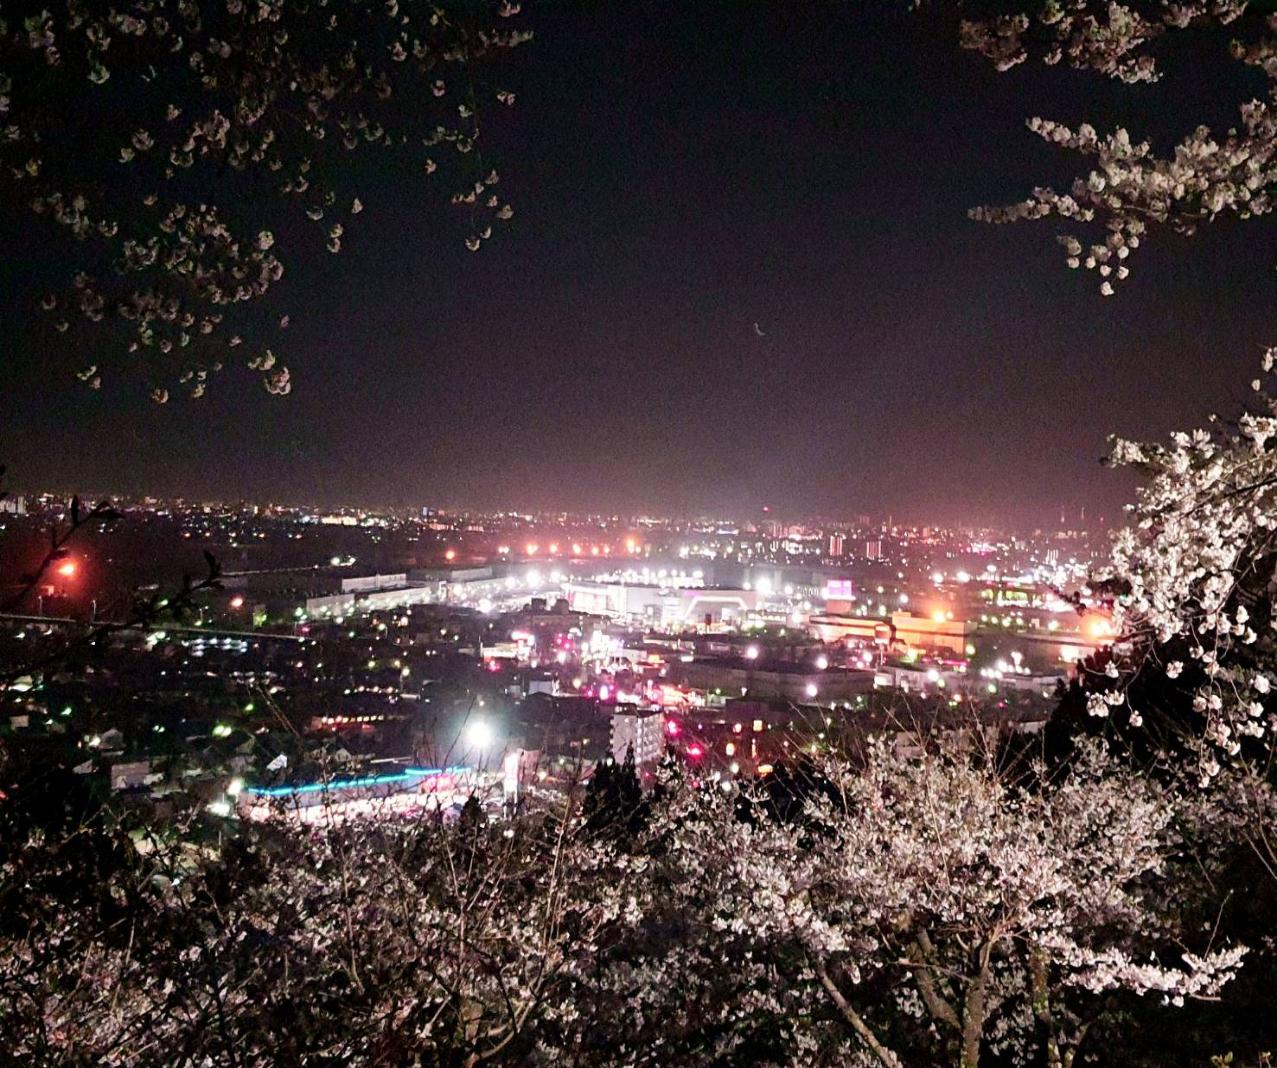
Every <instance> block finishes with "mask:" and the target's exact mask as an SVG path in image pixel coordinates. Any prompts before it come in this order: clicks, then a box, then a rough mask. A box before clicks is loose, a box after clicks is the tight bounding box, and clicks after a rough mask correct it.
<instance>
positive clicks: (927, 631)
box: [811, 612, 976, 656]
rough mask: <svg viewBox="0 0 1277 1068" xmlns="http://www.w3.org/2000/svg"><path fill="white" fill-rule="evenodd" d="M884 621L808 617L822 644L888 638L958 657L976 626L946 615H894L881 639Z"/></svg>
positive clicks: (910, 645)
mask: <svg viewBox="0 0 1277 1068" xmlns="http://www.w3.org/2000/svg"><path fill="white" fill-rule="evenodd" d="M885 623H886V621H885V620H882V619H875V618H873V617H859V616H840V615H817V616H812V617H811V626H812V628H813V629H814V630H815V631H816V633H817V635H819V637H820V640H821V641H823V642H836V641H842V640H844V639H847V638H852V639H857V640H859V641H864V642H872V641H879V642H882V641H883V640H884V638H887V639H888V640H890V641H893V642H900V643H902V644H904V645H906V646H908V647H909V648H911V649H939V650H944V651H947V652H951V653H956V654H958V655H959V656H961V655H963V654H964V652H965V650H966V646H967V643H968V642H970V640H971V638H972V637H973V636H974V634H975V632H976V624H975V623H973V622H971V621H970V620H966V619H950V618H948V616H947V615H941V616H940V617H939V618H936V617H933V616H916V615H914V614H913V613H912V612H894V613H892V615H891V621H890V623H889V624H886V629H887V630H888V631H889V632H890V633H889V634H887V635H884V633H883V628H884V624H885Z"/></svg>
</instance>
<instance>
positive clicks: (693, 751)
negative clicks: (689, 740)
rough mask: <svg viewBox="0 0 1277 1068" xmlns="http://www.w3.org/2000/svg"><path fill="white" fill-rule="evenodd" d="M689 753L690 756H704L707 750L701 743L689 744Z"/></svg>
mask: <svg viewBox="0 0 1277 1068" xmlns="http://www.w3.org/2000/svg"><path fill="white" fill-rule="evenodd" d="M687 755H688V756H689V757H703V756H704V755H705V750H704V749H703V748H701V747H700V746H699V745H689V746H688V747H687Z"/></svg>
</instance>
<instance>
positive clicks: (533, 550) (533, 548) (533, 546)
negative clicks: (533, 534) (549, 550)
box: [527, 541, 541, 556]
mask: <svg viewBox="0 0 1277 1068" xmlns="http://www.w3.org/2000/svg"><path fill="white" fill-rule="evenodd" d="M540 548H541V546H539V545H538V544H537V543H536V542H534V541H530V542H528V544H527V550H528V555H529V556H536V554H537V550H538V549H540Z"/></svg>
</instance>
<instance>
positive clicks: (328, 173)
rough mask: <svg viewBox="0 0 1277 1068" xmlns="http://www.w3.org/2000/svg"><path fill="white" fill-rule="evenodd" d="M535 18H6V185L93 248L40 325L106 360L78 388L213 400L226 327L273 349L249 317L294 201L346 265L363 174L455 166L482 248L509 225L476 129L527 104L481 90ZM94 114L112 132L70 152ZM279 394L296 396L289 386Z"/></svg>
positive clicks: (515, 8) (59, 7)
mask: <svg viewBox="0 0 1277 1068" xmlns="http://www.w3.org/2000/svg"><path fill="white" fill-rule="evenodd" d="M24 6H25V7H26V8H27V10H26V11H25V12H24V11H23V10H22V9H23V7H24ZM518 14H519V5H518V4H514V3H511V2H509V0H501V2H496V0H492V2H487V0H485V2H483V3H478V4H475V5H469V6H462V5H447V4H441V3H435V2H431V0H389V2H386V0H357V2H352V3H342V4H334V3H329V2H320V3H313V4H311V3H302V2H297V0H251V2H250V0H132V2H129V3H126V4H123V5H117V6H99V5H91V4H85V3H82V2H80V0H65V2H63V3H60V4H56V5H41V4H31V5H21V4H19V5H16V6H13V10H11V9H10V5H6V7H5V10H4V11H3V12H0V180H4V181H8V182H10V183H11V184H12V185H13V186H14V187H15V189H16V190H17V192H18V196H19V199H20V200H21V201H24V202H25V203H27V204H28V205H29V206H30V208H31V209H32V210H33V211H34V212H35V213H36V214H37V215H39V216H42V217H44V218H47V219H49V220H51V221H53V222H55V223H56V224H58V226H59V228H60V229H61V230H62V231H63V232H64V233H66V234H67V235H69V236H70V237H72V238H74V239H75V240H76V241H77V242H78V251H79V255H80V260H81V262H82V269H81V271H80V272H79V274H80V280H79V283H78V284H77V286H76V289H75V292H74V293H71V294H68V295H62V294H54V295H50V296H49V297H47V298H46V299H45V300H44V302H43V307H44V309H45V310H46V311H48V312H49V313H50V314H51V315H53V316H54V326H55V329H56V331H57V333H59V334H62V335H67V334H68V331H70V330H71V327H72V325H73V324H77V323H78V324H79V329H78V330H77V331H76V332H75V333H73V334H70V335H69V336H66V337H64V338H63V339H62V341H61V344H63V345H65V346H69V347H72V348H74V349H77V350H83V351H86V352H90V353H92V354H93V358H92V360H90V359H86V358H84V357H80V361H81V362H80V364H79V368H80V369H79V377H80V378H81V380H82V381H84V382H86V383H87V384H89V385H91V386H93V387H94V388H97V387H100V386H101V384H102V378H103V374H104V373H105V372H106V371H107V370H108V369H111V370H116V369H119V370H124V371H128V372H131V373H134V374H136V375H139V376H140V377H142V378H143V379H144V380H146V381H148V382H149V383H150V387H149V388H150V389H151V391H152V396H154V397H155V398H156V399H157V400H160V399H167V398H168V396H169V391H170V388H171V387H173V386H177V387H180V388H182V389H185V390H186V391H187V392H188V393H189V394H190V395H192V396H200V395H201V394H202V393H203V392H204V389H205V388H206V385H207V381H208V378H209V376H210V374H212V373H215V372H216V371H217V370H220V369H221V367H222V366H223V364H224V361H225V359H226V351H225V350H226V349H227V348H228V347H229V345H228V343H227V341H226V340H225V338H224V336H223V334H224V326H225V325H226V324H224V322H223V320H224V319H225V318H226V316H227V312H228V310H230V309H232V308H234V309H235V314H234V321H236V323H237V325H238V326H239V329H240V330H241V331H242V332H248V331H250V330H251V331H253V332H254V333H260V331H261V330H262V329H263V328H262V326H261V324H260V323H257V322H255V321H254V319H253V317H252V315H251V314H250V309H249V307H248V306H249V305H252V304H257V303H261V302H262V301H263V299H264V298H265V297H266V296H267V294H268V293H269V292H271V290H272V289H273V288H274V287H275V285H276V284H277V283H278V282H279V281H280V280H281V279H282V277H283V274H284V263H285V259H286V256H285V252H284V250H283V248H282V246H283V244H284V240H283V235H289V243H290V244H291V243H292V242H295V241H296V240H298V237H297V228H296V227H292V226H290V225H288V223H287V216H286V215H283V216H280V213H279V211H278V207H277V206H276V205H278V203H279V199H278V198H282V200H283V203H284V204H285V205H287V206H292V207H295V208H296V209H297V210H298V212H299V214H300V216H301V217H302V218H303V219H304V220H305V221H306V222H307V223H308V224H313V225H314V226H315V227H316V228H317V229H318V231H319V240H320V242H321V244H322V246H323V247H326V248H327V249H328V250H329V251H330V252H334V253H336V252H339V251H340V250H341V248H342V244H343V240H344V239H346V238H347V237H348V235H347V228H348V227H349V226H350V219H351V218H352V217H353V216H355V215H358V214H359V213H360V212H361V211H362V210H363V206H364V205H363V202H362V201H361V199H360V197H359V196H357V195H354V193H352V192H351V191H349V190H348V189H347V188H346V186H347V185H348V183H349V182H350V181H351V178H352V172H351V159H352V156H353V155H355V154H359V153H367V152H381V153H383V154H385V155H386V156H387V157H388V158H389V159H392V160H394V161H395V163H396V165H407V166H408V167H409V168H410V169H411V170H415V171H417V172H419V173H423V174H430V173H433V172H434V171H436V170H437V169H438V167H439V163H438V161H437V160H436V158H435V157H434V156H432V155H431V154H430V153H431V150H432V149H433V150H435V152H436V153H437V152H438V150H439V149H440V148H446V149H448V150H449V151H450V152H451V153H452V154H453V155H454V156H455V157H456V164H457V166H458V167H459V168H460V171H459V174H460V176H461V177H460V179H459V180H460V182H461V183H462V186H463V188H462V190H461V196H460V198H459V199H458V198H454V202H455V203H458V204H460V205H462V206H463V207H464V210H465V212H466V216H467V219H468V227H469V234H468V236H467V237H466V243H467V246H468V247H470V248H472V249H476V250H477V249H478V248H479V247H480V246H481V245H482V243H483V242H485V241H487V240H488V239H489V238H491V236H492V234H493V229H494V226H497V225H500V224H502V223H504V222H506V221H508V220H509V219H510V218H511V217H512V216H513V208H512V207H511V205H510V204H509V203H508V202H507V201H506V200H504V199H503V198H501V197H500V196H498V195H497V194H496V191H495V190H494V189H492V188H491V187H492V186H493V185H495V181H496V179H495V173H494V172H493V171H492V168H491V165H490V164H487V163H485V161H484V159H483V154H482V152H481V150H480V125H479V117H478V116H479V112H480V108H481V106H482V105H486V104H487V103H488V102H489V101H491V102H493V103H495V104H496V105H498V106H509V105H512V104H513V103H514V94H513V93H512V92H510V91H509V90H507V89H504V88H499V87H492V86H491V85H489V84H488V83H487V82H486V80H484V76H485V71H486V70H487V69H488V68H489V67H490V66H491V63H490V61H492V60H494V59H496V58H498V57H499V56H500V55H502V54H504V53H506V52H508V51H509V50H510V49H511V48H514V47H516V46H518V45H520V44H522V43H524V42H525V41H526V40H528V39H529V37H530V36H531V35H530V33H529V32H528V31H525V30H521V29H519V28H517V26H516V25H515V23H514V22H512V21H511V20H514V19H515V17H516V16H517V15H518ZM93 113H96V114H99V115H105V114H110V115H111V116H112V119H111V122H110V123H106V124H101V125H100V126H99V127H98V128H97V131H96V132H95V133H93V134H92V136H89V137H82V136H75V137H67V136H65V133H64V130H65V128H66V127H67V125H68V124H71V123H78V122H82V116H83V115H85V114H93ZM467 176H472V177H467ZM489 176H491V177H489ZM476 191H477V192H476ZM478 193H484V194H485V195H483V196H479V195H478ZM272 212H273V213H274V214H275V215H276V216H279V221H278V225H277V226H275V227H274V228H273V229H263V228H262V225H261V223H262V221H263V218H264V217H265V216H266V215H267V214H270V213H272ZM276 318H278V316H276ZM228 322H229V320H228ZM120 350H123V351H120ZM113 352H119V355H118V356H117V355H111V353H113ZM90 366H92V372H91V373H88V374H86V373H85V372H86V371H87V370H88V369H89V367H90ZM263 382H264V384H265V386H266V388H267V389H268V390H269V391H270V392H273V393H284V392H287V383H288V378H287V374H286V373H285V372H284V371H283V370H282V369H280V370H275V371H273V372H272V373H271V374H270V375H267V376H264V378H263Z"/></svg>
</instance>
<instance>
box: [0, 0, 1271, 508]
mask: <svg viewBox="0 0 1277 1068" xmlns="http://www.w3.org/2000/svg"><path fill="white" fill-rule="evenodd" d="M524 7H525V12H526V23H525V24H526V25H527V26H529V27H530V28H532V29H534V30H535V31H536V34H537V39H536V40H535V41H533V42H532V43H531V44H530V45H527V46H525V47H524V49H523V50H522V51H521V54H520V55H519V56H518V57H517V59H516V60H514V61H513V66H512V67H511V69H510V71H509V76H508V77H504V78H502V79H501V81H502V82H503V83H506V84H509V85H510V86H511V87H512V88H514V89H515V90H517V93H518V106H517V107H515V108H513V109H511V110H510V111H509V112H508V113H506V112H503V113H502V114H501V115H498V116H493V117H492V119H490V121H489V123H488V126H487V128H486V131H485V135H484V136H485V139H486V140H487V146H486V151H487V152H488V153H489V154H490V156H492V157H493V159H494V160H495V162H496V163H497V164H498V165H499V167H500V169H501V171H502V174H503V181H504V192H505V194H506V195H507V196H508V197H510V199H511V200H512V201H513V203H514V205H515V207H516V209H517V212H518V214H517V216H516V218H515V220H514V222H513V223H512V224H511V226H510V227H509V228H508V229H507V230H506V231H504V232H503V233H502V234H500V235H499V236H498V238H497V239H496V240H494V241H492V242H491V243H489V244H488V245H487V246H486V247H485V248H484V249H483V250H482V251H481V252H480V253H479V254H472V253H469V252H467V251H466V249H465V248H464V245H463V242H462V238H463V236H464V233H465V230H464V223H463V222H462V220H460V219H459V218H454V217H452V216H451V215H450V210H451V209H449V208H448V207H447V206H446V205H443V204H440V202H439V201H440V197H439V191H438V190H433V191H432V190H431V188H430V187H429V186H427V185H425V184H424V182H425V180H424V179H422V180H420V181H417V180H414V181H413V182H412V183H411V184H410V183H409V182H408V181H406V180H403V179H398V178H391V177H387V176H384V175H379V174H376V173H371V172H370V173H369V174H368V175H367V176H366V180H365V182H364V183H362V184H361V188H359V189H358V190H356V191H357V192H358V193H359V195H360V197H361V199H362V200H363V202H364V204H365V205H366V210H365V212H364V213H363V214H362V215H361V216H360V217H359V218H358V220H357V221H356V222H355V225H352V226H349V227H348V239H347V241H346V250H345V251H344V252H343V254H342V255H341V256H339V257H331V256H328V255H327V254H326V253H323V252H322V251H316V252H315V253H314V254H313V255H307V256H303V257H300V258H299V261H298V262H295V263H293V264H290V276H289V280H288V281H287V283H286V284H285V285H284V286H281V288H280V290H279V300H278V301H277V303H278V304H279V306H280V309H281V310H286V311H288V312H289V313H290V315H291V317H292V326H291V327H290V328H289V330H288V332H287V334H286V335H284V336H282V337H281V338H280V343H279V346H278V351H280V352H281V354H282V356H283V358H284V362H286V363H287V364H288V365H289V366H290V367H291V368H292V370H293V373H294V376H295V388H294V392H293V394H292V395H291V396H289V397H287V398H277V397H272V396H269V395H267V394H266V393H265V392H264V391H263V390H262V389H261V387H260V385H259V384H258V382H257V381H256V379H255V378H254V377H252V376H250V375H247V374H240V373H233V372H226V373H224V374H223V375H222V376H221V377H220V378H219V379H217V380H215V381H214V382H213V384H212V386H211V388H210V390H209V394H208V396H207V397H205V398H204V399H203V400H202V401H200V402H196V403H190V402H187V401H185V400H184V399H175V401H174V402H172V403H170V404H169V405H166V406H163V407H159V406H155V405H153V404H151V403H150V402H149V401H148V400H147V399H146V398H145V396H144V393H145V391H144V389H143V388H142V387H141V384H140V383H138V382H136V381H129V382H124V383H121V384H120V386H119V388H118V389H116V390H114V391H113V390H111V389H104V390H103V391H102V392H101V393H92V392H90V391H88V390H85V389H84V388H83V387H82V386H80V385H79V383H77V382H76V381H75V380H74V378H73V377H72V376H71V375H70V371H69V365H68V364H67V363H66V361H65V360H61V359H58V358H56V357H55V356H53V355H51V354H50V350H49V348H48V346H49V345H50V338H51V337H56V335H46V334H45V333H44V331H43V324H41V327H42V328H41V329H40V330H39V331H36V330H34V329H33V325H32V324H33V323H34V322H35V320H36V319H37V313H35V312H33V311H32V306H33V304H34V302H35V301H36V300H37V299H38V296H39V290H38V289H37V288H36V286H35V285H34V283H31V282H29V281H28V280H26V279H25V278H24V275H23V273H22V269H21V267H22V260H23V257H24V256H25V255H26V253H27V251H29V249H30V245H31V242H32V241H33V240H35V241H39V242H44V241H45V240H46V239H47V236H48V235H47V232H46V231H44V230H39V229H34V225H33V221H32V220H31V218H30V217H23V218H21V219H19V220H17V221H16V222H15V221H14V220H12V219H8V220H5V221H3V222H0V284H2V285H3V293H0V462H3V463H7V464H8V467H9V476H8V478H9V481H10V483H11V484H13V485H16V486H18V487H20V488H21V487H30V488H34V487H46V486H47V487H58V488H65V489H80V488H82V489H88V490H90V491H93V490H110V491H115V492H155V493H172V494H179V493H180V494H183V495H186V496H192V497H201V496H208V497H221V498H257V499H278V500H285V501H314V502H320V503H332V504H335V503H352V504H391V505H404V504H408V505H411V504H417V503H421V504H427V503H435V504H460V505H471V506H481V507H482V506H510V507H520V508H566V509H573V510H614V511H622V512H625V513H633V512H639V511H644V510H652V511H666V512H680V513H688V512H691V513H699V512H710V511H726V512H736V513H741V514H745V513H752V512H754V511H756V510H757V509H758V508H759V507H760V506H761V505H762V504H763V503H768V504H770V505H772V507H773V509H774V510H776V511H777V512H778V513H779V514H791V515H799V514H811V513H821V514H843V515H854V514H856V513H861V512H871V513H875V514H885V513H887V512H892V513H894V514H895V515H896V516H898V517H907V518H911V519H918V520H921V521H947V520H958V521H971V522H982V521H1003V520H1005V521H1008V522H1015V523H1023V522H1030V523H1032V522H1038V521H1042V522H1047V521H1051V520H1053V519H1054V518H1055V517H1057V516H1058V514H1059V511H1060V508H1061V506H1062V505H1066V506H1067V507H1068V508H1069V510H1070V512H1071V513H1073V514H1076V511H1077V509H1078V508H1079V507H1080V506H1081V505H1083V504H1085V505H1087V511H1088V516H1097V515H1100V514H1104V515H1107V516H1109V517H1110V518H1112V517H1113V516H1115V515H1116V513H1117V509H1118V506H1119V504H1120V502H1121V501H1122V500H1124V499H1125V498H1126V497H1127V496H1128V494H1129V491H1130V483H1129V481H1128V480H1127V479H1126V478H1125V477H1123V476H1121V475H1117V474H1114V473H1112V472H1109V471H1107V470H1105V469H1103V468H1101V466H1100V465H1099V463H1098V459H1099V457H1100V456H1101V455H1102V454H1103V452H1104V449H1105V437H1106V435H1107V434H1108V433H1110V432H1120V433H1122V434H1125V435H1128V436H1135V437H1144V436H1147V437H1161V436H1164V435H1165V434H1166V433H1167V432H1169V431H1170V430H1172V429H1174V428H1176V427H1179V426H1181V425H1195V424H1196V423H1197V422H1199V421H1200V420H1202V419H1204V418H1205V416H1206V415H1207V414H1208V413H1209V412H1211V411H1213V410H1225V411H1227V410H1229V409H1231V408H1233V407H1235V406H1236V405H1238V404H1239V403H1241V402H1242V401H1243V400H1244V398H1245V396H1246V392H1247V383H1248V382H1249V380H1250V378H1251V377H1253V376H1252V369H1253V368H1254V367H1255V365H1256V363H1257V361H1258V358H1259V354H1260V350H1261V348H1262V346H1264V345H1265V344H1268V343H1274V342H1277V323H1274V322H1273V315H1272V311H1273V308H1274V295H1275V293H1274V287H1275V284H1277V273H1274V265H1275V264H1277V229H1275V228H1274V227H1273V226H1272V225H1269V224H1267V223H1266V222H1264V221H1260V222H1258V223H1250V224H1238V223H1234V222H1226V223H1223V224H1219V225H1217V226H1215V227H1210V228H1208V229H1207V230H1206V231H1205V232H1203V233H1202V234H1201V235H1199V236H1198V237H1196V238H1194V239H1192V240H1185V239H1182V238H1177V237H1174V236H1171V235H1169V234H1158V235H1156V236H1155V237H1154V238H1153V239H1151V240H1149V241H1148V242H1146V247H1145V248H1144V249H1141V250H1140V252H1139V253H1137V255H1136V256H1135V257H1133V259H1132V261H1131V262H1132V273H1131V277H1130V279H1129V280H1128V281H1127V282H1126V283H1125V284H1124V285H1123V286H1122V287H1121V288H1119V291H1118V295H1116V296H1114V297H1112V298H1109V299H1107V300H1106V299H1104V298H1101V297H1100V296H1099V294H1098V293H1097V291H1096V288H1095V284H1094V283H1095V281H1096V279H1095V277H1094V275H1082V274H1078V273H1074V272H1070V271H1068V270H1066V269H1065V267H1064V264H1063V258H1062V254H1061V250H1060V249H1059V247H1058V246H1057V245H1056V244H1055V242H1054V241H1053V240H1052V235H1053V233H1054V230H1053V228H1052V224H1050V223H1042V224H1036V225H1033V224H1023V225H1019V226H1014V227H997V228H995V227H990V226H983V225H980V224H977V223H974V222H970V221H968V220H967V218H966V215H965V211H966V209H967V208H968V207H970V206H971V205H973V204H977V203H981V202H996V203H1004V202H1009V201H1011V200H1014V199H1017V198H1018V197H1019V196H1021V195H1022V194H1023V193H1025V192H1026V191H1027V190H1028V189H1029V188H1031V187H1032V185H1034V184H1035V183H1037V182H1045V181H1050V182H1053V183H1055V184H1057V185H1065V184H1066V183H1067V181H1068V180H1069V179H1070V178H1071V177H1072V176H1073V175H1074V174H1075V173H1077V171H1078V170H1079V169H1080V164H1079V162H1078V161H1077V160H1076V159H1075V158H1073V157H1071V156H1069V155H1068V154H1061V153H1056V152H1053V151H1052V150H1050V149H1049V148H1048V147H1047V146H1045V145H1043V144H1041V143H1040V142H1039V141H1038V139H1037V138H1035V137H1033V136H1032V135H1031V134H1029V133H1028V132H1027V131H1026V130H1025V129H1024V126H1023V121H1024V119H1025V118H1026V117H1027V116H1029V115H1033V114H1042V115H1045V116H1048V117H1052V118H1058V119H1062V120H1065V121H1070V122H1078V121H1081V120H1083V119H1089V120H1091V121H1094V122H1096V124H1097V125H1102V124H1106V123H1108V122H1111V121H1114V120H1126V121H1127V123H1128V125H1129V127H1130V128H1131V129H1132V132H1133V133H1135V134H1149V135H1152V136H1154V138H1155V139H1156V140H1159V142H1160V143H1161V144H1163V145H1164V144H1165V143H1166V139H1169V138H1170V137H1172V136H1173V135H1178V134H1181V133H1183V132H1186V131H1187V130H1188V129H1190V128H1191V126H1192V125H1194V124H1195V123H1197V122H1202V121H1204V122H1209V123H1212V124H1217V125H1220V126H1227V125H1229V124H1230V123H1232V122H1233V121H1235V116H1236V110H1235V108H1236V104H1237V102H1238V101H1239V100H1241V99H1243V98H1244V97H1245V96H1247V95H1252V94H1258V93H1259V92H1261V91H1262V88H1263V83H1262V80H1259V81H1256V80H1253V78H1252V72H1246V71H1245V70H1244V69H1242V68H1240V67H1239V66H1237V65H1235V64H1232V63H1231V61H1229V60H1227V58H1225V57H1221V56H1220V54H1219V53H1218V52H1217V51H1214V50H1211V51H1209V52H1206V53H1204V56H1207V57H1209V58H1208V59H1206V58H1203V60H1202V62H1200V63H1192V64H1184V63H1180V64H1176V65H1173V66H1171V67H1170V68H1169V76H1168V79H1167V81H1166V82H1165V83H1164V84H1163V85H1161V86H1158V87H1153V88H1129V87H1122V86H1116V85H1112V84H1109V83H1106V82H1104V81H1102V80H1101V79H1098V78H1096V77H1094V76H1087V75H1082V74H1078V73H1075V72H1070V71H1064V70H1048V69H1042V68H1025V67H1022V68H1018V69H1017V70H1016V71H1014V72H1012V73H1010V74H1005V75H998V74H996V73H995V72H993V71H992V70H990V69H989V68H988V66H987V65H986V64H985V63H984V62H983V61H982V60H980V59H979V58H978V57H975V56H973V55H971V54H969V53H964V52H962V51H961V50H960V49H959V48H958V46H957V40H956V27H955V25H954V23H953V22H952V21H951V20H950V19H948V18H941V17H939V16H938V15H937V14H936V13H935V12H928V11H927V10H924V11H923V12H922V13H910V12H908V11H906V10H903V8H904V5H901V4H893V3H887V2H885V0H883V2H881V3H877V2H869V3H846V2H839V3H834V2H828V3H825V2H813V3H809V4H787V3H782V2H779V0H777V2H764V0H739V2H726V0H723V2H718V0H703V2H702V0H698V2H696V3H688V2H686V0H674V2H666V0H648V2H645V3H632V2H622V0H615V2H607V3H604V2H583V0H582V2H566V0H563V2H556V0H539V2H537V0H534V2H528V3H525V5H524ZM754 323H758V324H759V327H760V329H761V330H762V331H763V334H764V335H765V336H762V337H760V336H759V335H758V333H757V332H756V331H755V329H754V325H753V324H754Z"/></svg>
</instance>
